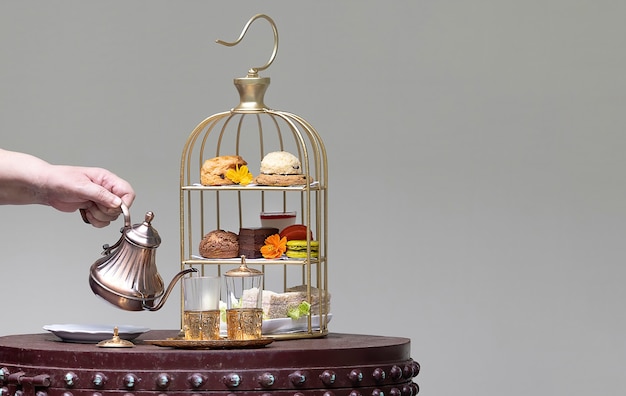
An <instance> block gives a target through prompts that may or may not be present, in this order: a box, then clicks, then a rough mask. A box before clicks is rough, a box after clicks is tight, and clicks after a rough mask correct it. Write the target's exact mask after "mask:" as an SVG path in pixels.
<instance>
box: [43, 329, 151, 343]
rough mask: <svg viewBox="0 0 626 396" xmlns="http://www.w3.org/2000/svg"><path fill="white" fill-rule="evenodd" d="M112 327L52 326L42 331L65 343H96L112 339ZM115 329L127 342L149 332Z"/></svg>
mask: <svg viewBox="0 0 626 396" xmlns="http://www.w3.org/2000/svg"><path fill="white" fill-rule="evenodd" d="M114 327H115V325H98V324H95V325H83V324H52V325H45V326H44V327H43V329H44V330H48V331H49V332H51V333H52V334H54V335H55V336H57V337H59V338H60V339H62V340H63V341H66V342H80V343H97V342H100V341H103V340H108V339H111V338H113V328H114ZM117 328H118V335H119V337H120V338H121V339H123V340H129V341H130V340H133V339H135V338H137V337H139V336H140V335H141V334H143V333H145V332H146V331H148V330H150V329H149V328H147V327H138V326H128V325H126V326H117Z"/></svg>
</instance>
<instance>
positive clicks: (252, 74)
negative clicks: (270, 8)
mask: <svg viewBox="0 0 626 396" xmlns="http://www.w3.org/2000/svg"><path fill="white" fill-rule="evenodd" d="M259 18H263V19H265V20H267V21H268V22H269V23H270V25H271V26H272V30H273V31H274V49H273V51H272V55H271V56H270V59H269V60H268V61H267V63H266V64H265V65H263V66H261V67H253V68H251V69H250V70H248V76H249V77H257V76H258V72H259V71H261V70H265V69H267V68H268V67H269V66H270V65H271V64H272V62H274V58H276V53H277V52H278V29H276V24H275V23H274V20H272V18H270V17H269V16H267V15H265V14H256V15H255V16H253V17H252V18H250V20H249V21H248V23H246V25H245V26H244V27H243V30H242V31H241V34H240V35H239V38H238V39H237V40H235V41H233V42H232V43H230V42H227V41H224V40H219V39H218V40H215V42H216V43H218V44H222V45H225V46H227V47H233V46H235V45H237V44H239V43H240V42H241V39H243V36H245V35H246V32H247V31H248V28H249V27H250V25H251V24H252V22H254V21H255V20H257V19H259Z"/></svg>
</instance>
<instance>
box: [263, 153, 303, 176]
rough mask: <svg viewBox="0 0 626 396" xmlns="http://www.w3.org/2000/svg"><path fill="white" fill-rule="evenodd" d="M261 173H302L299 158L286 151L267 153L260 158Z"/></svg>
mask: <svg viewBox="0 0 626 396" xmlns="http://www.w3.org/2000/svg"><path fill="white" fill-rule="evenodd" d="M261 173H264V174H266V175H299V174H302V166H301V164H300V160H299V159H298V157H296V156H295V155H293V154H291V153H288V152H286V151H274V152H272V153H268V154H267V155H266V156H265V157H263V160H261Z"/></svg>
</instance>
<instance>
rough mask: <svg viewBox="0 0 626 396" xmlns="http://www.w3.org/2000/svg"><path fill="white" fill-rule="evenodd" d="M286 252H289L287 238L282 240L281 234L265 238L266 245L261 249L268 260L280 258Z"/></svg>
mask: <svg viewBox="0 0 626 396" xmlns="http://www.w3.org/2000/svg"><path fill="white" fill-rule="evenodd" d="M285 251H287V238H285V237H282V238H281V237H280V235H279V234H274V235H270V236H268V237H267V238H265V245H263V247H262V248H261V254H262V255H263V257H265V258H266V259H275V258H279V257H280V256H282V255H283V253H285Z"/></svg>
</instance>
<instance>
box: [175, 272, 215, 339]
mask: <svg viewBox="0 0 626 396" xmlns="http://www.w3.org/2000/svg"><path fill="white" fill-rule="evenodd" d="M220 283H221V280H220V277H218V276H191V277H188V278H184V279H183V295H184V303H183V305H184V312H183V331H184V333H185V339H186V340H195V341H198V340H200V341H205V340H218V339H219V338H220V310H219V303H220Z"/></svg>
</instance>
